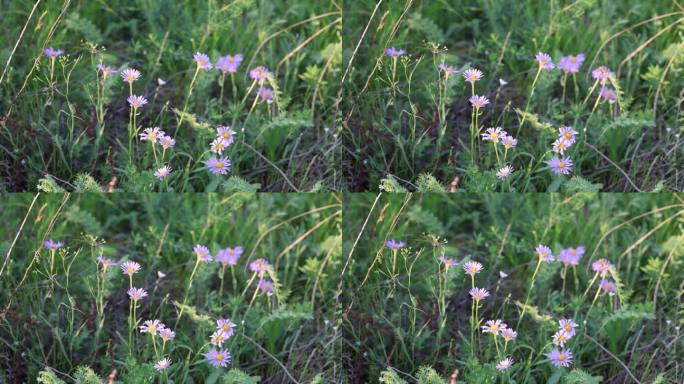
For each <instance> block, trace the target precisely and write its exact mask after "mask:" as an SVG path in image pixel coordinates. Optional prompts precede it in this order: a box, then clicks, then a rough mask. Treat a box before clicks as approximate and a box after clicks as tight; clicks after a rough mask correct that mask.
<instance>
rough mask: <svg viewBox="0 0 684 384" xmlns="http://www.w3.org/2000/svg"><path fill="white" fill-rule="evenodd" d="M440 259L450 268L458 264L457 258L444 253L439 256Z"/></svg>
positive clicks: (445, 266)
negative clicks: (451, 257)
mask: <svg viewBox="0 0 684 384" xmlns="http://www.w3.org/2000/svg"><path fill="white" fill-rule="evenodd" d="M439 261H441V262H442V263H444V268H446V269H449V267H453V266H454V265H458V261H456V259H450V258H448V257H446V256H444V255H442V256H440V257H439Z"/></svg>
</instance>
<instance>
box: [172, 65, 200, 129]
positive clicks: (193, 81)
mask: <svg viewBox="0 0 684 384" xmlns="http://www.w3.org/2000/svg"><path fill="white" fill-rule="evenodd" d="M199 71H200V67H199V65H198V66H197V68H196V69H195V74H194V75H192V81H190V89H189V90H188V95H187V96H186V97H185V104H183V112H182V113H181V117H180V120H179V121H178V126H177V127H176V132H174V133H173V138H174V139H175V138H176V135H177V134H178V131H180V127H181V125H183V119H185V113H186V112H187V110H188V102H189V101H190V96H192V88H193V87H194V86H195V80H197V74H198V73H199Z"/></svg>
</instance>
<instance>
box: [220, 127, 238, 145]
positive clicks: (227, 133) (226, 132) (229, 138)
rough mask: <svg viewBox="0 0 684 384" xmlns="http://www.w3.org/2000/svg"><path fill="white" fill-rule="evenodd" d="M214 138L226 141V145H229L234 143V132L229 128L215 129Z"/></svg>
mask: <svg viewBox="0 0 684 384" xmlns="http://www.w3.org/2000/svg"><path fill="white" fill-rule="evenodd" d="M216 136H218V137H220V138H222V139H223V140H224V141H226V143H227V144H226V145H231V144H233V142H234V141H235V138H234V137H235V131H233V130H232V129H230V127H217V128H216Z"/></svg>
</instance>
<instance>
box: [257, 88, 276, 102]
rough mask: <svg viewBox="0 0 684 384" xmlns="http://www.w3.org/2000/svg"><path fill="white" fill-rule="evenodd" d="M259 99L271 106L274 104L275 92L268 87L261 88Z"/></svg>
mask: <svg viewBox="0 0 684 384" xmlns="http://www.w3.org/2000/svg"><path fill="white" fill-rule="evenodd" d="M259 99H260V100H261V101H265V102H267V103H268V104H271V103H272V102H273V90H272V89H271V88H268V87H261V88H259Z"/></svg>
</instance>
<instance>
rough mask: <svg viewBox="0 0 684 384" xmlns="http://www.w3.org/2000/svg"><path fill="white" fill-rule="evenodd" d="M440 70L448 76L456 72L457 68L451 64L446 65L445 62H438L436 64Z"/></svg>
mask: <svg viewBox="0 0 684 384" xmlns="http://www.w3.org/2000/svg"><path fill="white" fill-rule="evenodd" d="M437 67H438V68H439V70H440V71H443V72H444V74H445V76H447V77H449V76H450V75H455V74H457V73H458V69H456V67H452V66H451V65H446V64H440V65H438V66H437Z"/></svg>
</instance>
